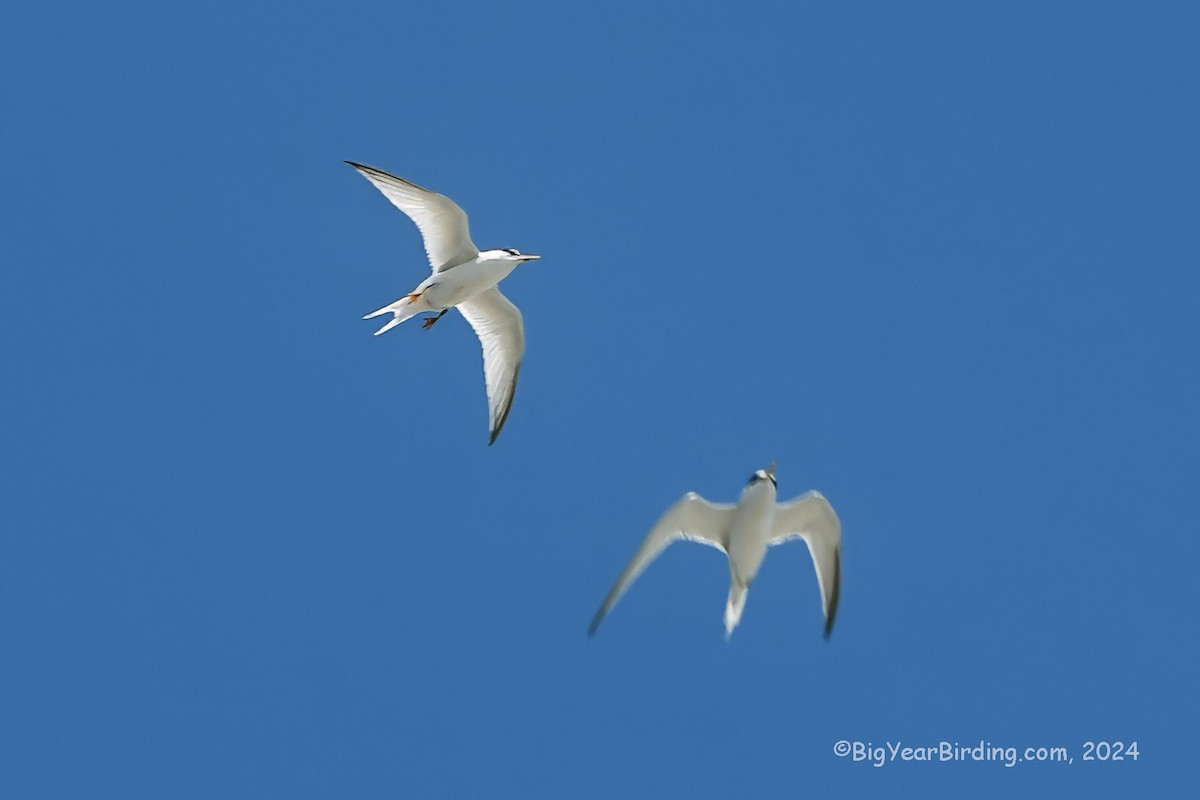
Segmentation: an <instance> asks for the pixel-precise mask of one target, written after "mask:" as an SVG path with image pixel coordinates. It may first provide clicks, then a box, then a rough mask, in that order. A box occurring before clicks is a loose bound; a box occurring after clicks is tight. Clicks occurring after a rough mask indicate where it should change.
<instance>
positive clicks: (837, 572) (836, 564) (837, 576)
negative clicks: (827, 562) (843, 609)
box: [825, 547, 842, 642]
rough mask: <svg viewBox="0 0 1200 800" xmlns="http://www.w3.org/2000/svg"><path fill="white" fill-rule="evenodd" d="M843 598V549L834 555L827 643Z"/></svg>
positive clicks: (827, 622)
mask: <svg viewBox="0 0 1200 800" xmlns="http://www.w3.org/2000/svg"><path fill="white" fill-rule="evenodd" d="M841 597H842V549H841V548H840V547H839V548H838V549H837V550H836V551H835V552H834V554H833V592H832V593H831V594H830V597H829V616H828V617H827V618H826V619H825V641H827V642H828V641H829V634H831V633H833V621H834V620H835V619H837V610H838V601H839V600H840V599H841Z"/></svg>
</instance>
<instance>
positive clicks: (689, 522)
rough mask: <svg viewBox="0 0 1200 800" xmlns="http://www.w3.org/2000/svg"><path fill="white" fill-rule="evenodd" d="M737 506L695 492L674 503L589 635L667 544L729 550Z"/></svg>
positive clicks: (615, 586)
mask: <svg viewBox="0 0 1200 800" xmlns="http://www.w3.org/2000/svg"><path fill="white" fill-rule="evenodd" d="M735 508H736V507H735V506H732V505H728V504H725V503H720V504H717V503H710V502H708V501H707V500H705V499H704V498H703V497H701V496H700V495H698V494H696V493H695V492H688V493H687V494H686V495H684V496H683V499H682V500H680V501H679V502H678V503H676V504H675V505H673V506H671V508H670V510H668V511H667V513H666V514H663V516H662V519H660V520H659V521H658V524H657V525H655V526H654V529H653V530H651V531H650V533H649V534H648V535H647V536H646V540H645V541H643V542H642V546H641V547H639V548H638V551H637V553H635V554H634V556H633V560H631V561H630V562H629V564H628V566H626V567H625V571H624V572H622V573H621V576H620V577H619V578H617V582H616V583H614V584H613V587H612V590H611V591H610V592H609V593H608V597H606V598H604V603H602V604H601V606H600V610H599V611H597V612H596V616H595V617H594V618H593V619H592V624H591V625H590V626H589V627H588V636H593V635H595V633H596V629H597V628H599V627H600V623H601V622H602V621H603V620H604V617H605V615H606V614H608V612H609V611H611V610H612V608H613V606H615V605H616V604H617V601H618V600H620V599H621V595H623V594H625V590H626V589H628V588H629V585H630V584H631V583H633V582H634V581H635V580H637V577H638V576H639V575H641V574H642V571H643V570H644V569H646V567H648V566H650V562H651V561H653V560H654V559H655V558H657V557H658V554H659V553H661V552H662V551H663V550H665V549H666V547H667V545H669V544H670V543H671V542H674V541H676V540H678V539H687V540H689V541H693V542H701V543H702V544H707V545H711V546H712V547H715V548H717V549H718V550H720V551H721V552H725V551H726V547H727V546H728V542H729V526H730V523H731V522H732V520H733V512H734V510H735Z"/></svg>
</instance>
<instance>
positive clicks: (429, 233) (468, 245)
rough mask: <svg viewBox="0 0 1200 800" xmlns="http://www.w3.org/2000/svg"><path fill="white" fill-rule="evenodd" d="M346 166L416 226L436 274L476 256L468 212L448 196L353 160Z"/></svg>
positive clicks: (476, 250)
mask: <svg viewBox="0 0 1200 800" xmlns="http://www.w3.org/2000/svg"><path fill="white" fill-rule="evenodd" d="M346 163H347V164H349V165H350V166H352V167H354V168H355V169H356V170H358V171H359V172H361V173H362V174H363V177H365V178H366V179H367V180H369V181H370V182H371V183H373V184H375V188H377V189H378V190H379V191H381V192H383V195H384V197H386V198H387V199H388V200H391V201H392V205H394V206H396V208H398V209H400V210H401V211H403V212H404V213H405V214H407V215H408V217H409V218H410V219H411V220H412V221H413V222H415V223H416V225H417V228H418V230H420V231H421V238H423V239H424V240H425V252H426V254H427V255H428V256H429V266H430V267H432V268H433V271H434V273H435V274H436V273H438V272H444V271H445V270H448V269H450V268H451V267H456V266H458V265H459V264H465V263H467V262H468V261H470V260H472V259H473V258H475V257H476V256H477V255H479V248H477V247H476V246H475V243H474V242H472V241H471V231H470V228H469V227H468V225H467V212H465V211H463V210H462V209H461V208H459V207H458V204H457V203H455V202H454V201H453V200H451V199H450V198H449V197H446V196H445V195H444V194H438V193H437V192H431V191H429V190H428V189H426V188H424V187H421V186H418V185H417V184H415V183H413V182H412V181H406V180H405V179H404V178H400V177H397V176H396V175H392V174H391V173H388V172H384V171H383V170H381V169H376V168H375V167H368V166H366V165H365V164H356V163H355V162H353V161H347V162H346Z"/></svg>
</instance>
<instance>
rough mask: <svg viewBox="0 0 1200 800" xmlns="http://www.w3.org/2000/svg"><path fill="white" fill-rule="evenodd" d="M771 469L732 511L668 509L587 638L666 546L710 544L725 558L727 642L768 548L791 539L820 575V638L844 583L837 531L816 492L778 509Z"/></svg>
mask: <svg viewBox="0 0 1200 800" xmlns="http://www.w3.org/2000/svg"><path fill="white" fill-rule="evenodd" d="M775 499H776V483H775V464H774V463H772V464H771V466H769V467H767V468H766V469H760V470H758V471H757V472H755V473H754V474H753V475H752V476H750V483H749V484H747V486H746V488H745V489H744V490H743V491H742V499H741V500H740V501H739V502H738V504H737V505H731V504H727V503H710V502H708V501H707V500H705V499H704V498H703V497H701V496H700V495H698V494H696V493H695V492H688V493H687V494H686V495H684V496H683V499H682V500H680V501H679V502H678V503H676V504H675V505H674V506H672V507H671V509H670V510H669V511H667V513H666V514H664V515H663V517H662V519H660V520H659V521H658V524H657V525H655V526H654V529H653V530H651V531H650V533H649V535H647V536H646V540H645V541H644V542H642V546H641V547H640V548H638V551H637V553H635V554H634V556H633V560H632V561H630V562H629V565H628V566H627V567H625V571H624V572H622V573H621V576H620V577H619V578H617V582H616V583H615V584H613V587H612V591H610V592H609V593H608V597H606V598H604V603H603V604H602V605H601V606H600V610H599V611H597V612H596V616H595V618H594V619H593V620H592V624H591V627H589V628H588V635H589V636H592V635H594V634H595V633H596V629H597V628H599V627H600V623H601V622H602V621H603V620H604V617H605V615H606V614H608V612H609V611H611V610H612V608H613V606H615V605H616V604H617V601H618V600H620V599H621V595H622V594H624V593H625V590H626V589H628V588H629V585H630V584H631V583H633V582H634V581H635V580H636V579H637V577H638V576H639V575H641V574H642V570H644V569H646V567H648V566H649V565H650V562H651V561H653V560H654V559H655V558H657V557H658V554H659V553H661V552H662V551H663V550H664V549H665V548H666V547H667V545H669V544H671V542H674V541H676V540H678V539H686V540H688V541H691V542H700V543H701V544H707V545H711V546H712V547H715V548H717V549H718V550H720V551H721V552H723V553H725V554H726V555H727V556H729V573H730V579H731V581H730V587H729V600H728V602H727V603H726V605H725V638H726V639H728V638H729V636H730V635H731V634H732V633H733V629H734V628H736V627H737V624H738V622H739V621H740V620H741V618H742V610H743V609H744V608H745V607H746V593H747V592H748V591H749V590H750V584H752V583H753V582H754V577H755V576H756V575H757V574H758V570H759V567H761V566H762V563H763V559H764V558H766V555H767V548H768V547H769V546H771V545H777V544H783V543H784V542H787V541H790V540H792V539H803V540H804V541H805V543H806V544H807V545H808V550H809V553H810V554H811V555H812V560H813V564H814V565H815V566H816V569H817V584H818V585H819V587H820V589H821V605H822V608H823V609H824V612H825V638H826V639H828V638H829V634H830V632H831V631H832V630H833V620H834V618H835V617H836V616H837V607H838V594H839V591H840V588H841V578H842V526H841V523H840V522H839V521H838V518H837V514H835V513H834V511H833V506H831V505H829V501H827V500H826V499H825V498H824V497H822V496H821V494H820V493H819V492H808V493H807V494H804V495H801V496H800V497H798V498H796V499H795V500H791V501H789V502H787V503H776V502H775Z"/></svg>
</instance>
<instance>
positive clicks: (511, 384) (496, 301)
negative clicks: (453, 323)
mask: <svg viewBox="0 0 1200 800" xmlns="http://www.w3.org/2000/svg"><path fill="white" fill-rule="evenodd" d="M456 308H457V309H458V310H459V311H460V312H462V315H463V316H464V317H466V318H467V322H469V323H471V327H472V328H474V329H475V335H476V336H478V337H479V343H480V344H481V345H482V346H483V377H484V381H485V382H486V384H487V396H488V417H489V422H490V430H491V438H490V439H489V440H488V444H489V445H490V444H492V443H493V442H495V441H496V437H497V436H499V435H500V431H501V429H502V428H503V427H504V423H505V422H507V421H508V414H509V412H510V411H512V403H513V398H514V397H515V396H516V393H517V380H518V379H519V378H520V376H521V359H522V357H523V356H524V355H525V321H524V320H523V319H522V317H521V312H520V310H519V309H518V308H517V307H516V306H514V305H513V304H512V303H511V302H510V301H509V299H508V298H507V297H505V296H504V295H503V294H501V293H500V289H499V288H497V287H495V286H493V287H492V288H490V289H486V290H484V291H482V292H480V293H479V294H477V295H475V296H474V297H472V298H471V299H470V300H466V301H464V302H462V303H459V304H458V305H457V306H456Z"/></svg>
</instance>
